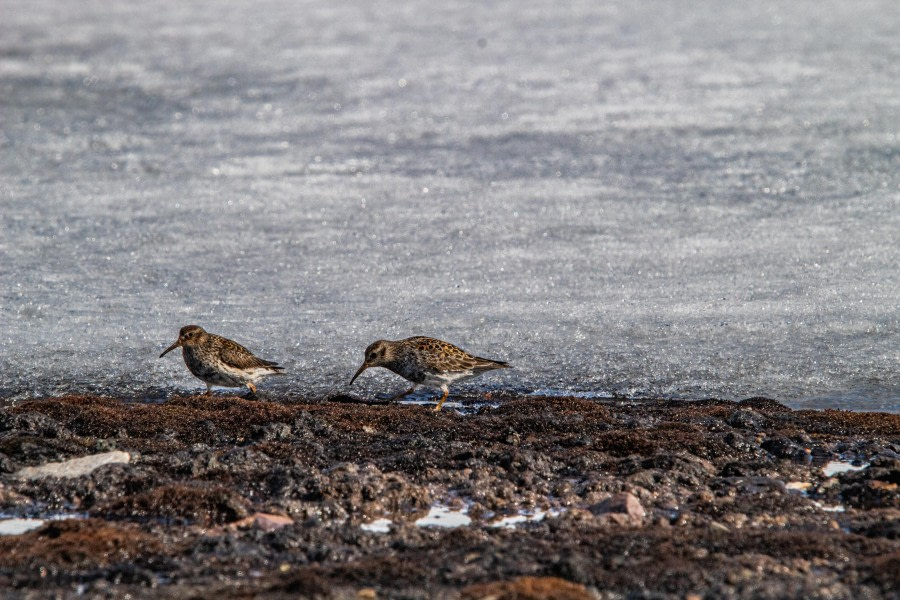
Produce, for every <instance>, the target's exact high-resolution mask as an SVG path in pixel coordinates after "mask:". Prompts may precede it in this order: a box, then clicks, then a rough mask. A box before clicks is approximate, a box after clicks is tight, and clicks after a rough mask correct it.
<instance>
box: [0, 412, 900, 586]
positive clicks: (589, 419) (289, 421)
mask: <svg viewBox="0 0 900 600" xmlns="http://www.w3.org/2000/svg"><path fill="white" fill-rule="evenodd" d="M464 400H465V399H464ZM469 400H473V399H469ZM491 402H492V403H495V404H497V405H498V406H493V407H481V408H476V409H472V410H471V411H470V413H469V414H465V415H463V414H460V413H458V412H457V411H455V410H446V409H445V410H444V411H443V412H441V413H434V412H433V411H431V410H429V408H428V407H423V406H415V405H396V404H365V403H362V402H361V401H360V400H359V399H357V398H351V397H346V396H345V397H336V398H332V399H330V400H327V401H326V400H319V401H302V400H300V399H294V398H290V399H282V401H279V400H278V399H272V398H269V399H264V400H259V399H257V400H250V399H244V398H240V397H233V396H214V397H213V398H206V397H200V396H197V397H176V398H172V399H170V400H168V401H167V402H165V403H164V404H146V403H142V402H137V401H127V400H121V399H112V398H99V397H81V396H70V397H62V398H48V399H41V400H32V401H26V402H21V403H18V404H17V405H15V406H13V407H11V408H6V409H3V410H0V512H2V513H4V515H5V516H6V517H7V518H8V517H12V516H15V517H28V516H31V517H34V516H46V515H52V514H64V515H74V516H75V517H78V518H70V519H66V520H56V521H48V522H47V523H46V524H45V525H43V526H42V527H40V528H39V529H35V530H33V531H30V532H27V533H24V534H20V535H10V536H2V537H0V595H3V596H4V597H10V598H12V597H16V598H18V597H25V598H27V597H30V596H33V597H46V596H52V595H58V596H62V597H68V596H72V595H75V594H84V595H85V596H87V597H109V598H113V597H114V598H122V597H125V596H126V594H130V596H131V597H132V598H149V597H167V598H212V597H220V598H225V597H241V598H250V597H256V596H264V597H275V598H279V597H285V598H287V597H291V598H294V597H311V598H375V597H377V598H459V597H462V598H488V597H490V598H496V599H503V598H592V597H593V598H610V599H612V598H678V599H679V600H682V599H688V598H689V599H691V600H696V599H697V598H707V599H712V598H773V599H774V598H801V597H802V598H870V599H877V598H897V597H898V596H900V592H898V589H900V495H898V484H900V415H889V414H876V413H847V412H837V411H826V412H809V411H792V410H790V409H788V408H786V407H784V406H782V405H781V404H779V403H777V402H775V401H772V400H766V399H750V400H745V401H743V402H737V403H735V402H726V401H718V400H710V401H700V402H680V401H679V402H676V401H661V400H660V401H653V400H646V401H639V402H637V401H619V400H606V401H593V400H583V399H576V398H539V397H502V396H500V397H497V396H495V397H493V398H491ZM116 449H117V450H124V451H126V452H128V453H129V454H130V455H131V460H130V462H129V463H127V464H109V465H105V466H103V467H100V468H98V469H97V470H95V471H93V472H92V473H90V474H89V475H84V476H81V477H78V478H73V479H61V478H56V477H50V478H39V479H22V478H20V477H18V476H17V475H16V473H17V472H18V471H19V470H20V469H22V468H24V467H29V466H37V465H41V464H44V463H47V462H51V461H62V460H66V459H70V458H75V457H80V456H85V455H90V454H95V453H100V452H107V451H110V450H116ZM837 458H841V459H843V460H848V461H857V465H859V466H862V465H863V464H866V463H868V466H867V468H864V469H861V470H856V471H848V472H845V473H841V474H839V475H836V476H833V477H829V476H827V475H826V474H825V473H824V471H823V464H825V463H826V462H828V461H829V460H833V459H837ZM434 505H445V506H448V507H450V508H451V509H459V510H462V509H465V510H466V511H467V515H468V517H469V518H471V519H472V521H471V523H469V524H468V525H466V526H461V527H457V528H447V527H422V526H417V525H416V523H415V522H416V520H417V519H420V518H422V517H424V516H425V515H426V514H427V513H428V511H429V509H430V508H431V507H432V506H434ZM521 511H525V512H526V513H534V512H536V511H551V515H552V516H548V517H546V518H544V519H543V520H539V521H538V520H533V521H530V522H524V523H521V524H519V525H515V526H510V527H496V526H494V525H496V524H497V522H498V521H499V519H501V518H502V517H505V516H511V515H517V514H520V512H521ZM377 519H388V520H390V524H389V525H388V524H386V522H384V521H382V522H381V523H382V525H384V529H386V531H369V530H367V529H366V528H363V525H366V524H371V523H373V522H375V521H376V520H377Z"/></svg>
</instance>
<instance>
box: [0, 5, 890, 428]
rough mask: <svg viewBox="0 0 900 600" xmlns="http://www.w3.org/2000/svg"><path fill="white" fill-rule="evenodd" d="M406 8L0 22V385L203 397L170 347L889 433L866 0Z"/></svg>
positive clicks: (878, 117) (877, 80)
mask: <svg viewBox="0 0 900 600" xmlns="http://www.w3.org/2000/svg"><path fill="white" fill-rule="evenodd" d="M434 4H435V3H432V2H403V3H370V2H342V3H323V2H286V1H277V2H262V3H260V2H256V1H254V2H243V1H239V2H229V3H227V4H222V3H218V2H176V1H174V0H164V1H158V2H147V3H136V2H125V3H123V2H111V1H98V0H88V1H84V2H77V3H75V2H71V3H57V2H35V1H31V0H29V1H28V2H24V1H22V2H18V1H10V0H2V1H0V12H2V14H3V19H2V21H0V97H2V108H0V121H2V132H0V209H2V210H0V396H3V397H6V398H8V399H9V398H12V399H16V398H23V397H29V396H34V395H43V394H61V393H67V392H84V391H92V392H102V393H110V394H121V395H133V394H134V395H142V394H144V395H147V396H150V397H159V396H162V395H166V394H169V393H174V392H179V393H181V392H184V391H187V390H202V389H203V386H202V384H200V383H199V382H198V381H196V380H194V379H193V378H192V377H191V376H190V375H189V374H188V373H187V371H186V369H185V368H184V366H183V364H182V363H181V361H180V358H179V357H178V356H177V353H175V354H173V355H170V356H167V357H166V358H165V359H162V360H159V359H157V358H156V357H157V355H158V354H159V353H160V351H162V349H164V348H165V347H166V346H168V345H169V344H170V343H171V342H172V341H174V339H175V336H176V334H177V331H178V328H179V327H180V326H182V325H185V324H188V323H197V324H200V325H203V326H204V327H206V328H207V329H208V330H210V331H213V332H216V333H221V334H223V335H226V336H228V337H232V338H234V339H236V340H238V341H240V342H242V343H244V344H245V345H247V346H248V347H250V348H251V349H252V350H254V351H256V352H257V353H258V354H260V355H261V356H263V357H265V358H271V359H276V360H279V361H281V362H282V364H284V365H286V366H287V367H288V368H289V373H290V375H289V377H284V378H280V379H277V380H270V381H269V382H268V383H266V384H264V386H263V389H264V390H269V391H272V392H278V393H282V392H283V393H296V394H317V395H318V394H325V393H328V392H330V391H345V390H346V383H347V381H348V380H349V378H350V376H351V375H352V373H353V372H354V371H355V369H356V367H357V366H358V364H359V363H360V362H361V360H362V350H363V348H365V346H366V345H367V344H368V343H369V342H371V341H373V340H375V339H378V338H389V339H396V338H399V337H406V336H408V335H414V334H429V335H434V336H438V337H441V338H443V339H447V340H449V341H453V342H456V343H458V344H460V345H462V346H463V347H465V348H467V349H470V350H472V351H474V352H477V353H478V354H481V355H485V356H490V357H496V358H503V359H507V360H509V361H510V362H512V363H513V364H514V365H515V366H516V367H517V368H516V369H515V370H510V371H507V372H503V373H498V374H492V375H486V376H484V377H482V378H481V379H479V380H475V381H473V382H472V383H471V384H468V385H467V386H463V389H468V390H470V391H471V390H482V389H495V388H509V389H514V390H519V391H522V392H535V391H536V392H540V393H570V392H577V393H586V394H600V395H603V394H612V393H616V394H625V395H631V396H646V395H664V396H672V397H684V398H698V397H706V396H719V397H725V398H741V397H746V396H750V395H767V396H771V397H774V398H777V399H779V400H782V401H785V402H788V403H789V404H791V405H793V406H804V407H819V408H821V407H840V408H848V409H853V410H890V411H895V412H896V411H900V369H898V366H900V344H898V341H900V286H898V271H897V269H898V267H897V265H898V264H900V246H898V241H897V240H898V238H900V236H898V231H900V175H898V174H900V151H898V139H897V135H898V132H900V43H898V41H897V36H896V32H897V30H898V29H900V11H897V10H896V8H897V7H896V3H895V2H894V1H892V0H886V1H872V2H861V3H860V2H854V3H846V2H837V1H834V2H786V1H785V2H761V3H733V4H725V5H723V4H721V3H718V2H706V3H704V2H700V3H697V2H673V3H658V2H650V1H642V2H630V3H624V4H622V3H616V4H613V3H603V2H594V1H590V2H587V1H586V2H574V3H567V4H566V6H560V5H558V3H553V2H536V1H528V0H525V1H521V2H507V3H503V2H498V3H468V2H454V1H451V2H445V3H441V4H442V6H441V7H436V6H435V5H434ZM355 385H358V386H359V388H360V390H362V391H364V392H366V393H394V392H397V391H399V390H400V389H402V387H403V382H401V381H399V380H397V379H396V378H395V377H393V376H391V375H389V374H386V373H379V372H367V373H366V375H365V376H364V377H362V378H361V379H360V380H359V382H358V384H355Z"/></svg>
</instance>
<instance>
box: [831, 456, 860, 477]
mask: <svg viewBox="0 0 900 600" xmlns="http://www.w3.org/2000/svg"><path fill="white" fill-rule="evenodd" d="M868 466H869V463H862V464H861V465H854V464H853V463H851V462H850V461H846V460H832V461H829V462H828V463H827V464H826V465H825V466H824V467H822V472H823V473H825V476H826V477H834V476H835V475H840V474H841V473H847V472H848V471H861V470H863V469H865V468H866V467H868Z"/></svg>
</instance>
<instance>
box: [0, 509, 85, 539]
mask: <svg viewBox="0 0 900 600" xmlns="http://www.w3.org/2000/svg"><path fill="white" fill-rule="evenodd" d="M85 518H87V515H83V514H66V515H49V516H46V517H43V518H26V517H10V516H9V515H0V535H21V534H23V533H28V532H29V531H32V530H34V529H38V528H40V527H43V525H44V524H45V523H46V522H47V521H65V520H66V519H85Z"/></svg>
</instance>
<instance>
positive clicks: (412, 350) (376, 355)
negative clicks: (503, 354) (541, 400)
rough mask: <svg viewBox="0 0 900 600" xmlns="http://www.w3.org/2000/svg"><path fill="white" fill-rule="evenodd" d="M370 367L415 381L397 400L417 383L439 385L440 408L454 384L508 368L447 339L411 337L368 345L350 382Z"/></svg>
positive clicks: (437, 386) (430, 385)
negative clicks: (440, 393)
mask: <svg viewBox="0 0 900 600" xmlns="http://www.w3.org/2000/svg"><path fill="white" fill-rule="evenodd" d="M370 367H384V368H385V369H388V370H390V371H393V372H394V373H396V374H397V375H399V376H400V377H403V378H404V379H407V380H408V381H411V382H412V383H413V386H412V387H411V388H409V389H408V390H406V391H405V392H403V393H402V394H398V395H396V396H394V397H393V398H391V400H396V399H398V398H402V397H403V396H406V395H407V394H410V393H412V391H413V390H415V389H416V386H417V385H420V384H421V385H426V386H428V387H433V388H438V389H440V390H441V391H442V392H444V395H443V396H441V400H440V402H438V404H437V406H435V407H434V410H441V406H443V405H444V401H446V400H447V396H449V395H450V388H449V387H448V386H449V385H450V384H451V383H455V382H457V381H463V380H465V379H469V378H470V377H475V376H476V375H480V374H481V373H484V372H485V371H492V370H494V369H507V368H509V365H508V364H507V363H505V362H503V361H501V360H491V359H489V358H480V357H478V356H473V355H471V354H469V353H468V352H466V351H465V350H463V349H461V348H458V347H456V346H454V345H453V344H450V343H448V342H442V341H441V340H436V339H434V338H430V337H421V336H418V337H411V338H406V339H405V340H397V341H389V340H378V341H377V342H373V343H372V344H370V345H369V347H368V348H366V356H365V360H364V361H363V364H362V366H361V367H360V368H359V370H358V371H357V372H356V375H354V376H353V379H351V380H350V385H353V382H354V381H356V378H357V377H359V376H360V374H361V373H362V372H363V371H365V370H366V369H368V368H370Z"/></svg>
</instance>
